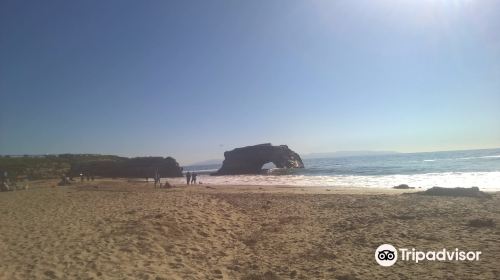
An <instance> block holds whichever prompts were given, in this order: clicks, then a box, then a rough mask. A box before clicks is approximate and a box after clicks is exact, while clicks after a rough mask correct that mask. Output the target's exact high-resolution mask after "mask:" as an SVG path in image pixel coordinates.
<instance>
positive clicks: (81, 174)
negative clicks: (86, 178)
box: [80, 173, 83, 182]
mask: <svg viewBox="0 0 500 280" xmlns="http://www.w3.org/2000/svg"><path fill="white" fill-rule="evenodd" d="M80 182H83V173H80Z"/></svg>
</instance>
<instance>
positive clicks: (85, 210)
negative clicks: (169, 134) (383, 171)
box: [0, 180, 500, 280]
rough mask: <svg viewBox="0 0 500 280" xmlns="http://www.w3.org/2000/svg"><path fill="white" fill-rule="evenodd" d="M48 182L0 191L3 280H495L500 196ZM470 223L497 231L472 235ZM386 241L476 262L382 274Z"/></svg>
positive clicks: (405, 267)
mask: <svg viewBox="0 0 500 280" xmlns="http://www.w3.org/2000/svg"><path fill="white" fill-rule="evenodd" d="M55 183H56V181H38V182H32V183H30V188H29V189H28V190H23V191H15V192H7V193H0V279H158V280H159V279H246V280H249V279H344V280H346V279H383V278H385V279H436V278H440V279H499V278H500V266H498V263H499V260H500V259H499V258H500V257H499V256H500V228H499V225H500V194H494V195H493V198H492V199H478V198H451V197H426V196H417V195H402V193H405V192H409V191H413V190H409V191H406V190H392V189H335V188H332V187H329V188H319V187H318V188H308V187H285V186H270V187H263V186H214V185H197V186H190V187H186V186H178V187H176V188H172V189H154V188H153V184H152V183H149V184H148V183H144V182H128V181H126V180H97V181H94V182H89V183H87V182H84V183H77V184H74V185H72V186H69V187H53V186H54V185H55ZM477 218H481V219H492V220H493V221H494V223H495V224H494V225H493V226H484V227H477V226H471V225H470V224H469V221H470V220H473V219H477ZM383 243H390V244H392V245H394V246H395V247H405V248H417V249H418V250H441V249H443V248H447V249H450V250H454V249H455V248H459V249H461V250H466V251H469V250H471V251H477V250H479V251H482V255H481V258H480V261H478V262H467V261H466V262H458V261H450V262H428V261H424V262H421V263H418V264H415V263H412V262H403V261H398V262H397V263H396V264H395V265H394V266H392V267H381V266H379V265H378V264H377V263H376V262H375V259H374V252H375V249H376V248H377V247H378V246H379V245H381V244H383Z"/></svg>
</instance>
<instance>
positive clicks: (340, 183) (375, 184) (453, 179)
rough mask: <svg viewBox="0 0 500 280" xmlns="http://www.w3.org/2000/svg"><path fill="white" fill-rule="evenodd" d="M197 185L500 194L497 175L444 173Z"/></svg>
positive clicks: (250, 178) (202, 178)
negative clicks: (470, 189)
mask: <svg viewBox="0 0 500 280" xmlns="http://www.w3.org/2000/svg"><path fill="white" fill-rule="evenodd" d="M173 182H174V183H184V182H185V179H182V178H176V179H173ZM198 182H203V183H208V184H214V185H283V186H305V187H306V186H331V187H370V188H391V187H393V186H396V185H399V184H408V185H409V186H412V187H421V188H424V189H426V188H431V187H433V186H440V187H446V188H453V187H472V186H477V187H479V188H480V189H482V190H491V191H500V171H494V172H446V173H427V174H413V175H370V176H358V175H334V176H304V175H280V176H273V175H234V176H209V175H198Z"/></svg>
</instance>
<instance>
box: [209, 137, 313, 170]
mask: <svg viewBox="0 0 500 280" xmlns="http://www.w3.org/2000/svg"><path fill="white" fill-rule="evenodd" d="M224 158H225V159H224V162H223V163H222V167H221V168H220V169H219V171H217V172H216V173H214V174H212V175H236V174H259V173H260V172H261V170H262V166H263V165H264V164H266V163H268V162H272V163H274V165H276V167H278V168H304V164H303V163H302V159H300V156H299V155H298V154H297V153H296V152H294V151H292V150H290V149H289V148H288V146H286V145H280V146H273V145H271V144H270V143H267V144H260V145H255V146H248V147H243V148H237V149H234V150H232V151H228V152H225V153H224Z"/></svg>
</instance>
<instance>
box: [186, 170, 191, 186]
mask: <svg viewBox="0 0 500 280" xmlns="http://www.w3.org/2000/svg"><path fill="white" fill-rule="evenodd" d="M189 182H191V172H189V171H188V173H186V183H187V184H188V185H189Z"/></svg>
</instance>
